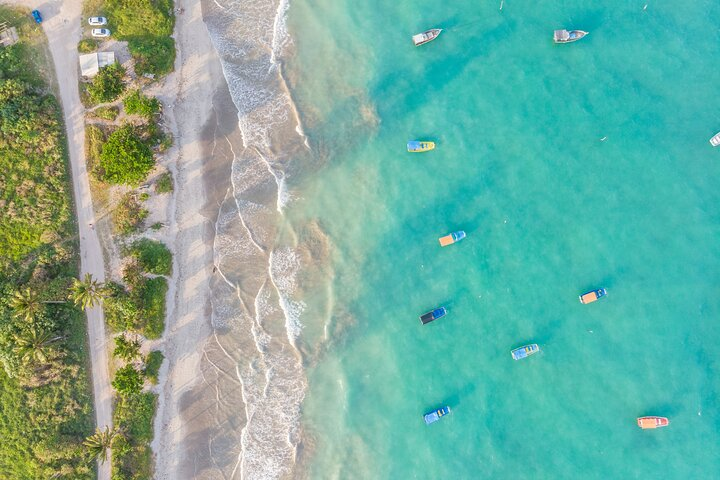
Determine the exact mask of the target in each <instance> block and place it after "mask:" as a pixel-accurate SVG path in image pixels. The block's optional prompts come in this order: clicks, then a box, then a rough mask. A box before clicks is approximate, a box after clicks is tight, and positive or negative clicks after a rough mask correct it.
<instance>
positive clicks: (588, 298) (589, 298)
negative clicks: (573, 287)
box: [580, 288, 607, 303]
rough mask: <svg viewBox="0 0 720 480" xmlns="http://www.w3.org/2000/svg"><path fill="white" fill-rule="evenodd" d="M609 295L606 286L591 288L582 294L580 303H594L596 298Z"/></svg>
mask: <svg viewBox="0 0 720 480" xmlns="http://www.w3.org/2000/svg"><path fill="white" fill-rule="evenodd" d="M605 295H607V290H605V289H604V288H598V289H597V290H590V291H589V292H585V293H583V294H582V295H580V303H592V302H594V301H596V300H599V299H601V298H602V297H604V296H605Z"/></svg>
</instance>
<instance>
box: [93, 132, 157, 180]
mask: <svg viewBox="0 0 720 480" xmlns="http://www.w3.org/2000/svg"><path fill="white" fill-rule="evenodd" d="M154 166H155V159H154V158H153V153H152V150H150V147H148V146H147V144H146V143H145V142H144V141H143V139H142V137H141V133H140V132H138V130H137V128H136V127H135V126H133V125H129V124H128V125H123V126H122V127H120V128H118V129H117V130H115V131H114V132H113V133H111V134H110V136H109V137H108V139H107V141H106V142H105V144H104V145H103V147H102V153H100V167H101V168H102V170H103V180H104V181H106V182H108V183H113V184H121V183H124V184H128V185H139V184H140V182H142V181H143V180H145V178H146V177H147V175H148V173H150V170H152V168H153V167H154Z"/></svg>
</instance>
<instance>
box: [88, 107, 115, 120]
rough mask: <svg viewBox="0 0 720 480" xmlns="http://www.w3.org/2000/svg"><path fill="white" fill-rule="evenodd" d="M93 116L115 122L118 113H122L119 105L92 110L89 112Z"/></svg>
mask: <svg viewBox="0 0 720 480" xmlns="http://www.w3.org/2000/svg"><path fill="white" fill-rule="evenodd" d="M89 113H90V115H92V116H93V117H97V118H101V119H103V120H109V121H111V122H114V121H115V119H116V118H117V116H118V115H120V109H119V108H118V107H112V106H107V107H98V108H96V109H95V110H93V111H92V112H89Z"/></svg>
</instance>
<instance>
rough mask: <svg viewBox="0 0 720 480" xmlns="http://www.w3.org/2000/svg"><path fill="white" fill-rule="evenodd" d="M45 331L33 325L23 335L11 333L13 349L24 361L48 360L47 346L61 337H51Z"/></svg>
mask: <svg viewBox="0 0 720 480" xmlns="http://www.w3.org/2000/svg"><path fill="white" fill-rule="evenodd" d="M51 337H52V335H51V334H50V332H46V331H45V330H42V329H40V328H37V327H35V326H32V327H30V329H29V330H27V331H26V332H25V334H23V335H17V334H16V335H13V340H14V341H15V347H14V348H13V351H14V352H15V353H16V354H17V355H18V356H19V357H20V358H21V359H22V360H23V361H24V362H27V361H30V360H36V361H37V362H41V363H45V362H47V361H48V351H47V348H48V346H49V345H50V344H51V343H52V342H54V341H56V340H59V339H60V338H62V337H55V338H51Z"/></svg>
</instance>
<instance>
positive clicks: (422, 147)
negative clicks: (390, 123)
mask: <svg viewBox="0 0 720 480" xmlns="http://www.w3.org/2000/svg"><path fill="white" fill-rule="evenodd" d="M407 148H408V152H429V151H430V150H434V149H435V142H424V141H422V140H411V141H409V142H408V144H407Z"/></svg>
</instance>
